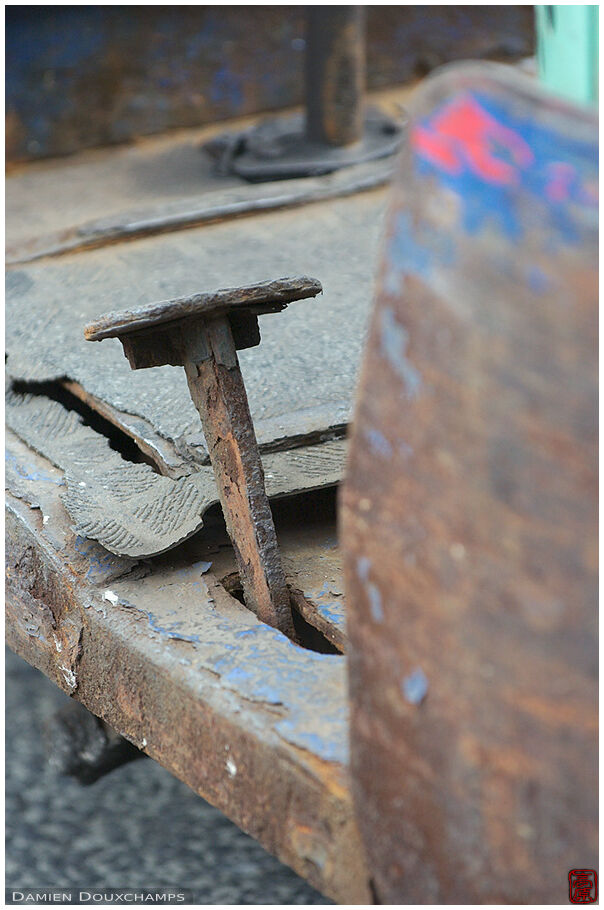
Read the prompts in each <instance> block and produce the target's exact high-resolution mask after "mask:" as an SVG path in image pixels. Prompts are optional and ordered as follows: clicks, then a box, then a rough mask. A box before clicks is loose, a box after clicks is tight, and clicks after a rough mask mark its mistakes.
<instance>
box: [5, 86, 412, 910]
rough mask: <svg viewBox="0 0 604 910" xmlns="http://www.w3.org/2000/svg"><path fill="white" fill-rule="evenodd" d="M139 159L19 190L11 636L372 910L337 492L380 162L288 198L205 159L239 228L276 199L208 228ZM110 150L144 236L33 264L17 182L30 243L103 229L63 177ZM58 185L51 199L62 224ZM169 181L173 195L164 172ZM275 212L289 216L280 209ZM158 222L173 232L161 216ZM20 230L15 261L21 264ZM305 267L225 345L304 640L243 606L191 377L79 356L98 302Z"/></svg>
mask: <svg viewBox="0 0 604 910" xmlns="http://www.w3.org/2000/svg"><path fill="white" fill-rule="evenodd" d="M407 94H408V92H407V91H404V92H402V93H401V96H400V97H401V100H404V98H405V97H406V95H407ZM153 143H155V144H154V145H153V148H155V149H156V151H157V157H156V158H155V164H154V166H157V167H158V169H159V171H158V179H159V172H161V169H162V168H163V167H165V168H167V169H168V168H169V167H171V166H172V165H173V163H174V160H176V161H178V156H179V155H183V154H184V155H185V158H186V157H187V155H189V156H190V158H188V159H187V160H189V163H190V162H191V161H193V160H194V156H193V155H192V154H191V148H189V151H188V152H186V153H185V152H184V151H183V148H182V137H180V138H179V137H176V139H175V140H174V144H173V145H172V146H170V147H169V146H168V145H167V144H166V145H163V144H162V142H160V140H153V141H152V144H153ZM179 143H180V151H178V149H179ZM148 149H149V147H147V148H143V149H142V152H141V150H140V149H136V150H135V149H132V150H129V151H128V152H126V151H125V150H113V151H111V152H106V153H92V154H89V155H88V156H81V157H79V158H76V159H72V160H71V161H70V162H56V163H54V164H51V165H34V166H33V167H32V171H31V173H30V174H29V175H28V173H27V171H23V172H22V173H21V174H17V175H16V176H15V177H14V178H13V180H14V183H13V185H12V190H11V192H12V198H13V201H12V204H11V208H10V211H11V212H12V214H10V213H9V225H8V237H9V245H10V244H11V243H13V253H12V254H11V256H12V258H13V260H14V262H13V264H12V265H11V266H10V267H9V272H8V289H9V291H8V313H7V326H8V336H9V337H8V339H7V343H8V362H7V370H8V376H9V386H10V391H9V395H8V398H7V422H8V425H9V430H8V432H7V490H8V492H7V516H8V517H7V539H8V588H7V591H8V596H7V641H8V643H9V645H10V647H11V648H13V650H15V651H16V652H17V653H18V654H20V655H21V656H23V657H24V658H25V659H26V660H28V661H29V662H30V663H31V664H33V665H34V666H36V667H38V668H39V669H41V670H42V671H43V672H44V673H45V674H46V675H47V676H49V678H50V679H52V680H53V681H54V682H56V684H57V685H59V686H60V687H61V688H62V689H63V690H64V691H66V692H67V693H69V694H70V695H73V696H74V697H75V698H77V699H78V700H80V701H81V702H82V703H83V704H84V705H86V706H87V707H88V708H89V709H90V710H91V711H92V712H93V713H95V714H97V715H98V716H101V717H103V718H105V719H106V720H107V721H108V723H109V724H111V726H113V727H114V728H115V729H116V730H118V731H119V732H120V733H122V734H123V735H125V736H126V737H127V738H128V739H130V740H131V741H132V742H134V743H135V744H136V745H137V746H139V747H140V748H142V749H143V750H144V751H146V752H147V753H148V754H149V755H151V756H152V757H153V758H155V759H156V760H157V761H159V762H160V763H161V764H162V765H164V766H165V767H166V768H168V769H169V770H170V771H172V772H173V773H174V774H175V775H177V776H178V777H179V778H180V779H181V780H183V781H185V782H186V783H187V784H189V786H191V787H192V788H193V789H194V790H195V791H196V792H198V793H200V794H202V795H203V796H204V797H205V798H206V799H208V800H209V801H210V802H211V803H212V804H213V805H215V806H217V807H218V808H220V809H221V810H222V811H223V812H225V814H227V815H228V816H229V817H230V818H231V819H233V820H234V821H235V822H236V823H237V824H238V825H239V826H240V827H241V828H242V829H243V830H245V831H246V832H248V833H250V834H251V835H252V836H254V837H256V838H257V839H258V840H259V841H260V842H261V843H262V844H263V845H264V846H265V847H266V848H267V849H268V850H269V851H271V852H272V853H274V854H275V855H276V856H278V857H279V858H280V859H281V860H282V861H283V862H285V863H287V864H289V865H290V866H291V867H292V868H294V869H295V870H296V871H297V872H298V873H299V874H301V875H302V876H304V877H305V878H306V879H307V880H308V881H309V882H310V883H311V884H313V885H314V886H315V887H316V888H318V889H319V890H321V891H322V892H323V893H324V894H325V895H327V896H329V897H331V898H333V899H335V900H336V901H339V902H345V903H351V902H353V903H355V902H367V901H369V900H370V894H369V890H368V875H367V871H366V867H365V861H364V856H363V849H362V846H361V842H360V838H359V835H358V831H357V825H356V819H355V816H354V812H353V806H352V798H351V789H350V779H349V770H348V702H347V676H346V657H345V654H344V653H343V652H345V650H346V645H347V638H346V628H345V604H344V597H343V583H342V575H341V568H340V565H341V559H340V552H339V549H338V546H337V536H336V524H335V486H336V484H337V483H338V482H339V480H340V479H341V477H342V473H343V467H344V460H345V455H346V441H345V438H344V434H345V428H346V424H347V422H348V420H349V417H350V412H351V406H352V398H353V390H354V385H355V382H356V371H357V364H358V360H359V358H360V354H361V350H362V345H363V337H364V332H365V323H366V321H367V317H368V313H369V309H370V305H371V300H372V276H373V269H374V262H375V255H376V247H377V241H378V238H379V231H380V225H381V217H382V210H383V203H384V198H385V191H384V189H381V188H380V184H383V182H384V180H385V179H386V177H387V174H388V170H387V169H385V168H384V165H383V164H380V165H378V166H376V168H375V170H373V171H371V172H369V171H366V172H364V173H362V172H360V171H356V170H355V169H352V170H351V171H350V172H349V173H347V174H345V173H343V174H340V175H334V176H333V177H327V178H316V179H315V178H313V179H312V180H311V181H309V182H308V183H307V184H305V185H304V187H302V186H301V185H300V181H282V182H280V183H279V184H273V185H271V186H270V193H269V192H267V189H266V188H259V187H245V186H244V187H243V188H242V187H241V186H238V187H235V186H234V185H233V184H232V183H231V184H230V185H229V186H226V184H225V181H224V180H222V181H221V180H218V181H217V182H216V184H212V180H213V179H214V178H212V177H211V176H208V172H204V171H203V169H202V170H201V172H200V175H199V180H200V183H204V181H205V182H206V183H205V184H204V186H203V192H202V193H201V196H200V200H201V201H200V200H198V202H199V201H200V205H201V206H203V205H206V207H207V201H208V199H210V201H211V198H210V197H211V196H212V194H213V193H214V194H216V193H217V194H219V195H220V194H223V193H224V192H227V191H228V192H231V193H238V194H239V196H240V198H242V199H243V202H244V207H247V208H249V211H250V214H252V213H253V212H254V211H255V209H256V208H257V207H258V206H257V203H258V200H259V199H261V198H262V199H268V200H269V204H268V205H267V206H265V208H266V209H267V210H266V211H265V212H264V214H253V217H244V218H242V219H238V220H237V221H233V220H230V216H231V214H232V212H229V211H226V213H225V212H223V216H224V217H225V218H226V219H227V220H225V221H223V222H222V223H209V224H206V223H204V222H205V221H206V220H207V219H206V218H205V216H204V218H197V216H196V215H195V217H193V218H191V219H189V220H188V221H187V219H186V218H185V219H184V221H180V222H179V221H178V219H177V221H176V222H174V223H171V224H170V226H169V230H170V233H165V230H164V228H165V223H164V222H162V225H161V226H160V227H158V226H157V225H155V226H154V225H153V224H152V223H151V222H152V218H150V212H149V202H150V199H151V196H150V195H149V184H144V181H143V184H144V186H143V184H140V183H139V184H138V185H137V184H136V179H138V178H137V175H136V166H135V165H134V164H133V162H135V161H137V162H138V164H139V165H141V166H142V164H143V160H142V159H143V158H144V155H145V153H146V152H148ZM171 151H172V152H174V154H175V157H174V156H172V157H171ZM195 152H197V149H196V148H195ZM137 156H138V159H137ZM151 157H153V156H151ZM111 162H114V163H115V168H116V170H117V171H118V172H120V168H122V170H121V172H120V175H118V179H117V181H116V183H115V184H114V189H112V190H110V191H109V192H108V196H109V197H111V198H112V199H113V201H114V202H116V204H117V202H118V201H119V199H118V198H117V197H118V196H119V187H120V186H123V185H124V183H126V184H127V183H128V181H131V184H130V189H129V191H128V193H126V197H127V202H128V205H130V204H131V203H132V204H133V203H135V202H136V198H137V194H138V196H139V197H140V198H139V204H138V207H142V209H144V218H145V219H147V222H149V224H150V227H149V230H147V228H145V230H144V231H143V232H142V234H143V235H144V236H141V237H139V238H137V239H133V240H131V241H130V242H128V243H126V242H124V240H125V238H126V237H127V236H128V235H127V233H126V234H121V233H120V231H117V232H116V231H113V229H111V230H109V231H108V232H106V233H105V234H103V232H102V231H101V232H100V235H101V236H100V237H97V239H98V240H99V244H98V248H97V249H94V250H88V249H85V248H83V249H80V248H79V247H86V246H87V243H84V244H77V243H76V244H75V249H74V248H72V249H69V246H70V244H69V243H67V244H66V248H65V249H63V247H61V243H63V241H62V240H61V238H60V237H59V240H58V242H59V247H60V249H55V250H54V252H52V251H51V252H52V255H46V254H44V255H42V256H39V255H38V253H40V251H42V252H43V253H44V251H45V250H46V253H49V249H47V248H45V246H44V244H46V241H47V238H46V239H45V238H44V237H43V238H42V240H40V239H39V237H37V236H33V234H34V232H31V231H30V232H29V234H28V232H27V230H26V229H25V226H24V219H23V218H22V217H21V216H20V215H19V199H22V200H24V202H25V204H24V209H23V211H24V212H25V213H27V211H29V209H28V205H30V204H31V199H32V194H33V197H36V196H37V198H38V199H39V200H41V207H42V212H41V218H40V221H39V224H40V226H41V228H42V229H41V230H39V232H38V233H39V234H40V235H42V234H46V233H47V232H52V230H55V231H56V230H59V229H60V230H61V231H66V232H67V234H68V235H69V236H70V237H74V236H76V237H77V236H78V224H81V223H83V222H86V221H92V220H94V216H95V214H100V215H111V219H110V220H114V221H116V222H117V221H119V220H120V219H119V217H117V219H114V217H113V216H114V215H115V213H116V211H117V209H116V208H115V207H112V206H111V205H110V203H109V202H108V201H107V200H104V201H103V203H102V204H100V205H99V203H100V200H101V197H102V193H99V191H98V186H97V188H96V189H95V190H94V191H92V190H91V191H90V193H88V194H84V195H83V196H82V197H81V198H80V197H79V193H80V190H79V189H78V187H79V186H80V182H79V181H80V180H84V182H86V179H88V178H89V177H90V176H91V175H94V174H96V175H97V177H98V179H99V185H101V184H102V183H103V181H107V185H108V186H109V185H111V180H110V178H111V174H112V167H111ZM72 167H73V171H74V173H75V174H79V176H78V177H77V179H76V180H75V181H74V183H73V186H71V185H70V183H69V174H70V172H71V171H70V169H71V168H72ZM191 173H192V171H187V175H189V176H190V175H191ZM86 174H88V178H87V177H85V176H82V175H86ZM28 181H29V182H28ZM359 181H360V182H359ZM184 183H186V179H181V181H180V182H179V181H176V182H175V183H174V184H173V187H175V190H174V192H173V195H172V197H171V204H173V205H174V206H175V209H174V210H178V211H179V212H181V214H182V212H183V211H185V209H186V205H185V203H186V199H185V198H184V197H183V196H182V192H183V185H184ZM9 184H10V181H9ZM61 187H62V192H64V193H65V196H66V197H67V198H66V203H65V206H64V208H63V213H62V214H59V215H55V214H52V211H51V210H52V209H53V207H56V200H57V198H58V196H57V193H58V194H59V196H60V195H61V189H60V188H61ZM115 187H117V190H116V189H115ZM361 189H363V190H365V191H364V192H354V191H355V190H356V191H358V190H361ZM163 192H164V195H165V196H169V195H170V184H169V183H168V185H167V186H165V187H164V189H163ZM199 192H201V191H199V189H198V193H199ZM112 193H114V194H115V195H114V196H112V195H111V194H112ZM179 194H181V195H179ZM330 197H334V198H330ZM28 198H29V199H30V202H29V203H27V199H28ZM271 198H272V199H276V200H277V202H276V204H273V203H271V202H270V200H271ZM284 199H285V200H286V201H285V202H284V201H283V200H284ZM291 199H294V200H295V201H296V205H298V206H300V207H298V208H296V209H292V208H291V207H290V206H291ZM321 199H323V201H321ZM53 200H54V201H53ZM250 200H251V202H250ZM287 200H290V201H287ZM313 200H314V201H313ZM263 205H264V203H262V205H260V208H262V207H263ZM95 207H98V209H99V211H98V212H97V213H95V211H94V210H95ZM134 207H137V206H136V205H134ZM271 209H277V210H276V211H272V210H271ZM161 210H162V212H163V214H162V216H161V217H162V219H165V217H167V215H169V210H168V208H166V207H163V208H161ZM66 213H67V214H66ZM185 214H186V212H185ZM117 215H118V216H119V211H117ZM179 217H180V216H179ZM126 220H127V219H126ZM168 220H169V219H168ZM122 221H123V219H122ZM147 222H146V223H147ZM190 224H194V225H196V226H193V227H189V225H190ZM11 225H12V226H13V227H14V230H13V232H12V235H11ZM185 227H189V229H186V230H185V229H184V228H185ZM84 233H85V232H84ZM80 236H81V235H80ZM54 239H55V240H56V239H57V235H56V234H55V236H54ZM63 239H64V238H63ZM16 241H18V244H19V247H20V250H21V254H22V255H21V258H22V259H23V258H25V259H27V258H30V259H31V261H30V262H22V261H21V262H19V261H17V260H19V258H20V257H19V255H15V254H14V251H15V249H16V246H15V245H14V243H16ZM95 242H96V241H95ZM35 249H37V252H36V254H35V256H31V255H29V254H28V255H24V251H25V252H27V250H29V253H31V251H32V250H35ZM11 256H9V259H10V258H11ZM317 272H318V273H320V274H319V276H318V277H320V280H321V281H322V283H323V286H324V289H325V293H324V295H323V296H322V297H320V298H317V300H316V301H310V302H308V303H305V304H304V305H303V307H301V308H300V309H301V312H300V313H299V314H297V313H296V312H295V308H290V309H291V313H290V312H289V311H286V312H285V313H283V314H281V315H280V316H279V319H278V320H277V319H275V320H274V322H273V324H272V325H271V322H270V319H264V318H261V331H262V336H263V340H262V346H261V348H260V349H259V351H258V352H255V354H254V356H253V357H248V356H247V355H248V352H246V351H244V352H242V355H241V361H242V370H243V373H244V376H245V380H246V384H247V387H248V391H249V397H250V402H251V409H252V414H253V416H254V419H255V425H256V429H257V433H258V437H259V442H260V445H261V451H262V459H263V464H264V471H265V475H266V483H267V489H268V492H269V495H270V496H271V498H272V506H273V512H274V515H275V522H276V528H277V535H278V540H279V544H280V547H281V552H282V559H283V565H284V569H285V574H286V578H287V582H288V585H289V587H290V591H291V596H292V603H293V607H294V624H295V633H294V637H295V639H296V641H295V642H294V641H290V640H289V639H288V638H286V637H285V636H284V635H283V634H281V633H280V632H277V631H276V630H274V629H271V628H270V627H269V626H266V625H264V624H262V623H260V622H259V621H258V620H257V619H256V617H255V616H254V615H253V614H252V613H251V612H250V611H249V610H247V609H246V608H245V606H244V605H243V603H242V597H241V591H240V585H239V580H238V575H237V572H236V563H235V560H234V554H233V551H232V548H231V546H230V543H229V541H228V537H227V536H226V533H225V530H224V525H223V523H222V518H221V515H220V510H219V507H218V506H216V505H215V503H216V502H217V495H216V488H215V484H214V481H213V476H212V472H211V467H210V465H209V459H208V455H207V451H206V449H205V446H204V440H203V437H202V435H201V433H200V429H199V419H198V417H197V414H196V413H195V412H194V409H193V407H192V405H191V402H190V400H189V397H188V393H187V388H186V382H185V380H184V377H183V376H182V375H181V371H180V370H176V369H173V368H170V367H163V368H161V369H159V370H154V371H151V372H150V373H147V374H145V375H144V377H141V375H140V374H136V373H134V374H131V373H130V370H129V367H128V364H127V362H126V360H125V358H124V357H123V354H122V351H121V348H120V345H119V343H118V342H117V341H115V342H105V343H104V344H103V345H100V346H99V347H98V349H95V350H94V351H90V350H89V349H88V347H87V346H86V343H85V342H84V340H83V334H82V330H83V326H84V324H85V323H86V322H87V321H90V320H91V319H93V318H94V317H96V316H98V315H100V314H101V313H102V312H104V311H105V310H107V309H119V308H120V307H123V306H128V305H136V304H141V303H145V302H149V301H152V300H154V299H159V298H161V297H166V296H170V297H173V296H177V295H178V294H181V293H189V292H195V291H200V290H212V289H214V288H218V287H225V286H229V285H231V286H232V285H235V284H237V283H242V284H243V283H245V284H249V283H250V281H253V280H255V279H258V280H265V279H267V278H271V277H277V276H280V275H284V274H304V273H307V274H315V273H317ZM335 326H337V331H335V330H334V327H335ZM141 378H143V379H144V381H143V382H139V380H140V379H141ZM300 491H305V492H304V495H303V496H301V495H295V494H297V493H300ZM312 491H315V492H312ZM292 496H293V497H294V498H293V499H292ZM283 497H284V498H283ZM99 541H100V542H99ZM157 554H160V555H157Z"/></svg>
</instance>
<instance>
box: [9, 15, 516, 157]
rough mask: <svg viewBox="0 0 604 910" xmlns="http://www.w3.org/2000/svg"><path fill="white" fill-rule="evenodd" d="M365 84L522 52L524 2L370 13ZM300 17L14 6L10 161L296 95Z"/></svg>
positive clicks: (280, 102)
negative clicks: (460, 61)
mask: <svg viewBox="0 0 604 910" xmlns="http://www.w3.org/2000/svg"><path fill="white" fill-rule="evenodd" d="M367 37H368V44H367V47H368V55H367V56H368V68H367V75H368V86H369V87H370V88H372V87H374V88H375V87H382V86H387V85H392V84H395V83H397V82H402V81H404V80H406V79H410V78H413V77H414V76H415V75H416V73H417V72H418V71H425V70H426V69H430V68H432V67H433V66H435V65H437V64H438V63H441V62H444V61H446V60H451V59H456V58H460V57H479V56H484V55H489V54H499V55H508V56H522V55H527V54H529V53H531V51H532V43H533V23H532V15H531V8H530V7H521V6H509V7H498V8H487V7H463V8H455V7H421V6H420V7H397V6H393V7H369V9H368V22H367ZM304 48H305V41H304V9H303V7H284V6H259V7H258V6H245V7H242V6H237V7H227V6H224V7H219V6H174V7H169V6H155V7H154V6H146V7H134V6H121V7H120V6H80V7H77V6H63V7H61V6H46V7H40V6H37V7H18V6H12V7H11V6H9V7H7V11H6V133H7V157H8V160H22V159H28V158H39V157H44V156H47V155H61V154H66V153H69V152H72V151H75V150H77V149H80V148H87V147H92V146H98V145H106V144H110V143H115V142H125V141H129V140H131V139H133V138H135V137H136V136H140V135H147V134H151V133H158V132H161V131H163V130H167V129H172V128H175V127H182V126H198V125H201V124H203V123H209V122H214V121H216V120H221V119H225V118H229V117H235V116H238V115H242V114H251V113H256V112H259V111H264V110H274V109H278V108H283V107H286V106H289V105H292V104H297V103H299V102H300V101H301V99H302V87H303V57H304Z"/></svg>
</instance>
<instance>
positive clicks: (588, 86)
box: [535, 5, 599, 105]
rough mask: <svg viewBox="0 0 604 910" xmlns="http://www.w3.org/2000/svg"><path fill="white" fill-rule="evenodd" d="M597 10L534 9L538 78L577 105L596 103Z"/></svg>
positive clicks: (571, 7)
mask: <svg viewBox="0 0 604 910" xmlns="http://www.w3.org/2000/svg"><path fill="white" fill-rule="evenodd" d="M598 12H599V10H598V7H597V6H595V5H594V6H591V5H590V6H583V5H580V6H579V5H573V6H569V5H564V6H536V7H535V20H536V22H535V24H536V29H537V61H538V66H539V79H540V81H541V82H542V83H543V85H544V86H546V88H549V89H550V90H551V91H552V92H555V93H556V94H558V95H561V96H562V97H563V98H567V99H569V100H570V101H575V102H577V103H579V104H591V105H597V103H598Z"/></svg>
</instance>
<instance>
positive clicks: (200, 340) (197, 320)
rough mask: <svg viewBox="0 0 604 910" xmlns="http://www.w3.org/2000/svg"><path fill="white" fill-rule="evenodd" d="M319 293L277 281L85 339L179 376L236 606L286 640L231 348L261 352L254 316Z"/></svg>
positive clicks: (274, 549)
mask: <svg viewBox="0 0 604 910" xmlns="http://www.w3.org/2000/svg"><path fill="white" fill-rule="evenodd" d="M321 290H322V288H321V284H320V282H319V281H316V280H315V279H310V278H281V279H275V280H273V281H270V282H264V283H263V284H260V285H251V286H246V287H243V288H231V289H227V290H222V291H216V292H214V293H206V294H196V295H194V296H193V297H187V298H181V299H179V300H170V301H164V302H163V303H156V304H149V305H147V306H146V307H142V308H141V309H138V310H134V311H125V312H122V313H119V314H110V315H109V316H104V317H101V318H100V319H98V320H97V321H96V322H95V323H92V324H90V325H88V326H86V328H85V329H84V337H85V338H86V339H87V340H88V341H100V340H102V339H105V338H115V337H117V338H119V339H120V341H121V342H122V344H123V346H124V352H125V353H126V355H127V357H128V360H129V361H130V366H131V367H132V369H135V370H136V369H141V368H144V367H153V366H163V365H165V364H174V365H180V366H183V367H184V369H185V373H186V376H187V382H188V384H189V391H190V393H191V399H192V401H193V404H194V405H195V407H196V408H197V411H198V412H199V416H200V418H201V423H202V426H203V432H204V437H205V439H206V444H207V446H208V451H209V455H210V460H211V463H212V468H213V471H214V479H215V481H216V488H217V490H218V495H219V498H220V503H221V505H222V510H223V513H224V517H225V521H226V526H227V530H228V533H229V537H230V539H231V542H232V544H233V548H234V550H235V554H236V556H237V565H238V567H239V575H240V578H241V583H242V587H243V594H244V597H245V602H246V604H247V606H248V608H249V609H250V610H252V612H254V613H255V614H256V615H257V616H258V618H259V619H261V620H262V621H263V622H266V623H268V624H269V625H271V626H273V627H274V628H276V629H280V630H281V631H282V632H285V633H286V634H287V635H289V636H290V637H291V636H292V634H293V631H294V630H293V624H292V616H291V607H290V598H289V591H288V589H287V585H286V583H285V575H284V574H283V567H282V565H281V559H280V556H279V547H278V545H277V538H276V536H275V527H274V524H273V518H272V515H271V508H270V505H269V501H268V496H267V493H266V489H265V485H264V472H263V469H262V461H261V459H260V451H259V449H258V443H257V440H256V434H255V432H254V424H253V422H252V418H251V415H250V409H249V404H248V400H247V394H246V391H245V385H244V383H243V378H242V376H241V369H240V367H239V360H238V358H237V348H238V347H240V348H248V347H250V346H255V345H257V344H259V343H260V332H259V329H258V320H257V315H258V314H259V313H270V312H278V311H279V310H282V309H284V308H285V307H286V306H287V305H288V304H289V303H291V302H292V301H295V300H300V299H306V298H308V297H314V296H316V295H317V294H319V293H320V292H321ZM250 320H251V325H250ZM250 336H252V337H250Z"/></svg>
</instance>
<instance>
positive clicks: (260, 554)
mask: <svg viewBox="0 0 604 910" xmlns="http://www.w3.org/2000/svg"><path fill="white" fill-rule="evenodd" d="M200 347H204V348H205V350H204V351H203V352H201V353H198V349H199V348H200ZM183 350H184V353H185V356H186V358H187V359H186V361H185V372H186V374H187V381H188V383H189V391H190V393H191V399H192V401H193V403H194V405H195V407H196V408H197V410H198V411H199V416H200V417H201V423H202V426H203V432H204V436H205V439H206V444H207V446H208V451H209V453H210V458H211V461H212V468H213V470H214V478H215V480H216V487H217V489H218V495H219V497H220V504H221V505H222V512H223V515H224V519H225V523H226V527H227V531H228V533H229V537H230V539H231V542H232V544H233V549H234V551H235V555H236V557H237V566H238V568H239V577H240V579H241V585H242V587H243V596H244V598H245V602H246V605H247V606H248V608H249V609H250V610H252V612H253V613H255V614H256V616H258V618H259V619H261V620H262V621H263V622H265V623H268V624H269V625H270V626H274V628H276V629H280V630H281V631H282V632H284V633H285V634H286V635H289V636H290V637H291V636H292V634H293V622H292V615H291V606H290V599H289V591H288V589H287V585H286V583H285V575H284V574H283V566H282V565H281V557H280V555H279V546H278V544H277V537H276V534H275V525H274V523H273V516H272V514H271V507H270V505H269V501H268V496H267V494H266V489H265V486H264V471H263V469H262V461H261V458H260V450H259V448H258V442H257V440H256V434H255V432H254V424H253V422H252V417H251V414H250V408H249V404H248V400H247V394H246V391H245V385H244V383H243V379H242V376H241V370H240V368H239V360H238V359H237V350H236V347H235V342H234V340H233V333H232V332H231V327H230V325H229V322H228V318H227V316H225V315H223V316H217V317H216V318H214V319H211V320H210V321H208V322H207V324H206V325H205V326H200V329H199V332H198V333H193V332H192V333H191V337H190V339H189V340H188V342H187V344H186V346H185V347H184V349H183Z"/></svg>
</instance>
